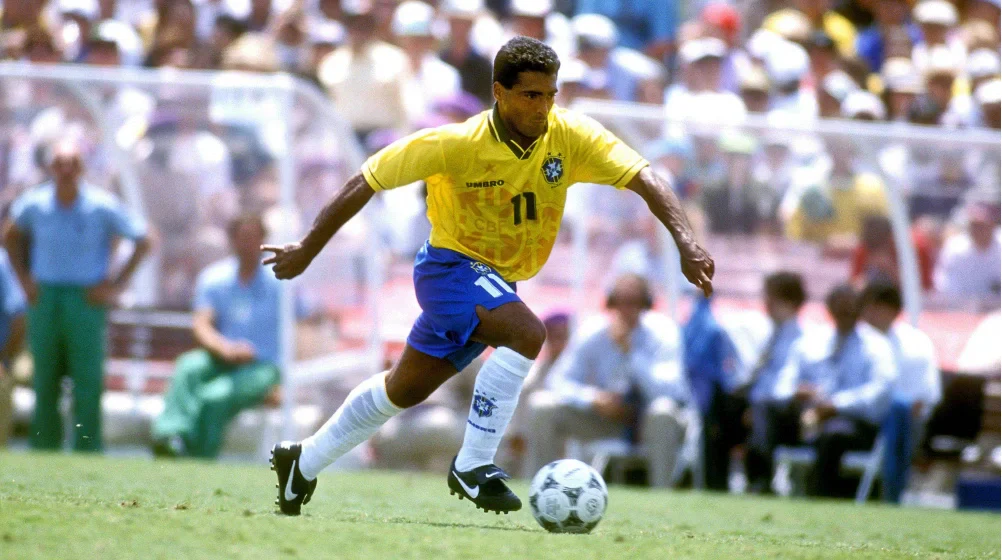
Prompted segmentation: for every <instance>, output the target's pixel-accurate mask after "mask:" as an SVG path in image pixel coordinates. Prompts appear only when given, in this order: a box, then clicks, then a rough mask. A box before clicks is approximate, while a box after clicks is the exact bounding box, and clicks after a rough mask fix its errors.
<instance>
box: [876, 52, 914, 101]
mask: <svg viewBox="0 0 1002 560" xmlns="http://www.w3.org/2000/svg"><path fill="white" fill-rule="evenodd" d="M880 78H881V79H882V80H883V81H884V88H885V89H888V90H891V91H897V92H901V93H919V92H921V91H922V79H921V76H919V73H918V71H917V70H915V65H914V64H913V63H912V59H910V58H908V57H904V56H895V57H891V58H888V59H887V60H885V61H884V66H883V68H881V69H880Z"/></svg>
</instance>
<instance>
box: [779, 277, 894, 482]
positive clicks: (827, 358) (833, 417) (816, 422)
mask: <svg viewBox="0 0 1002 560" xmlns="http://www.w3.org/2000/svg"><path fill="white" fill-rule="evenodd" d="M825 303H826V305H827V307H828V313H829V314H830V315H831V316H832V319H833V320H834V322H835V328H834V329H825V330H824V331H821V332H811V333H807V334H805V335H804V336H803V337H802V338H801V339H800V341H799V342H798V343H797V344H796V345H795V346H794V348H793V349H792V350H791V353H790V359H789V360H788V361H787V363H786V365H785V366H784V367H783V369H782V371H780V373H779V379H778V381H777V383H776V387H775V389H774V395H775V398H776V399H777V400H792V402H793V403H795V405H796V406H797V408H798V409H799V410H800V428H801V432H802V434H801V435H802V437H803V438H804V440H805V441H806V442H807V443H810V444H812V445H813V446H814V447H815V449H816V450H817V461H816V462H815V464H814V466H813V468H812V469H811V472H810V475H809V476H808V487H807V492H808V494H809V495H811V496H834V497H838V496H841V497H849V496H852V495H853V487H852V486H851V485H850V484H847V481H846V480H844V479H843V478H842V477H841V476H840V474H839V467H840V465H841V461H842V455H843V454H844V453H845V452H846V451H850V450H854V449H869V448H870V447H872V446H873V441H874V439H876V437H877V431H878V428H879V426H880V424H881V423H882V422H883V421H884V418H885V416H886V414H887V410H888V407H889V404H890V394H891V384H892V383H893V382H894V379H895V377H896V368H895V364H894V354H893V352H892V350H891V346H890V343H889V342H888V341H887V338H886V337H884V336H883V335H882V334H880V333H879V332H878V331H877V330H875V329H874V328H873V327H871V326H869V325H867V324H865V323H858V322H857V321H858V319H859V301H858V297H857V295H856V293H855V291H853V289H852V288H851V287H849V286H840V287H837V288H835V289H834V290H832V292H831V293H829V294H828V297H827V299H826V300H825Z"/></svg>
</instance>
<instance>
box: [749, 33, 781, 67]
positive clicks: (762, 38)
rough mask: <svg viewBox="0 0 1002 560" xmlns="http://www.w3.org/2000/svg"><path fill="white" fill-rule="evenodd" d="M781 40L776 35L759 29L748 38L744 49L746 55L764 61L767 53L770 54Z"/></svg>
mask: <svg viewBox="0 0 1002 560" xmlns="http://www.w3.org/2000/svg"><path fill="white" fill-rule="evenodd" d="M783 40H784V39H783V38H782V37H780V36H779V34H778V33H775V32H773V31H769V30H768V29H763V28H761V27H760V28H758V29H756V30H755V32H754V33H752V34H751V37H749V38H748V42H747V43H746V48H747V49H748V54H750V55H752V58H757V59H759V60H765V58H766V57H767V56H769V53H770V52H772V49H773V48H775V46H776V45H777V44H779V43H780V42H781V41H783Z"/></svg>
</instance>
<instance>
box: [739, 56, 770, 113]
mask: <svg viewBox="0 0 1002 560" xmlns="http://www.w3.org/2000/svg"><path fill="white" fill-rule="evenodd" d="M771 89H772V84H771V83H770V82H769V75H768V74H766V73H765V70H763V69H761V68H759V67H758V66H752V67H750V68H748V69H747V70H745V71H744V72H742V73H741V76H740V80H739V82H738V90H739V91H738V93H739V94H740V95H741V101H742V102H743V103H744V104H745V108H746V109H748V112H749V113H760V114H762V113H765V112H767V111H768V110H769V102H770V98H769V91H770V90H771Z"/></svg>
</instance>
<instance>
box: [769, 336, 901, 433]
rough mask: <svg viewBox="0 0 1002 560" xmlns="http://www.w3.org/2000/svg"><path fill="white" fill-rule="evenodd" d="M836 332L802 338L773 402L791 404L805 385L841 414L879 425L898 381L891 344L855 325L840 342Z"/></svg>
mask: <svg viewBox="0 0 1002 560" xmlns="http://www.w3.org/2000/svg"><path fill="white" fill-rule="evenodd" d="M839 342H840V337H839V335H838V333H837V332H836V331H835V329H833V328H832V329H825V330H824V331H822V332H812V333H808V334H805V335H804V336H803V337H801V339H800V341H799V342H797V343H796V344H795V345H794V346H793V349H792V350H791V352H790V359H789V360H788V361H787V363H786V365H785V366H784V367H783V370H782V371H780V373H779V380H778V382H777V383H776V389H775V393H774V394H775V396H776V398H777V399H780V400H783V399H789V398H791V397H792V396H793V393H794V391H795V390H796V388H797V386H798V385H800V384H801V383H808V384H811V385H814V386H815V387H816V388H817V390H818V392H819V394H820V396H821V398H825V399H829V400H830V401H831V403H832V406H834V407H835V409H836V410H837V411H838V413H839V414H844V415H846V416H851V417H854V418H858V419H860V420H866V421H867V422H870V423H871V424H873V425H878V426H879V425H880V424H881V423H882V422H883V420H884V416H885V414H886V413H887V409H888V405H889V403H890V396H891V384H892V383H893V382H894V379H895V377H896V368H895V364H894V353H893V352H892V351H891V345H890V343H889V342H888V341H887V338H886V337H885V336H884V335H882V334H880V333H879V332H878V331H876V330H875V329H873V328H872V327H870V326H868V325H862V324H860V325H857V326H856V328H855V329H854V330H853V331H852V332H851V333H849V334H848V335H846V336H845V339H844V340H843V341H842V342H841V349H837V346H838V344H839Z"/></svg>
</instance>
